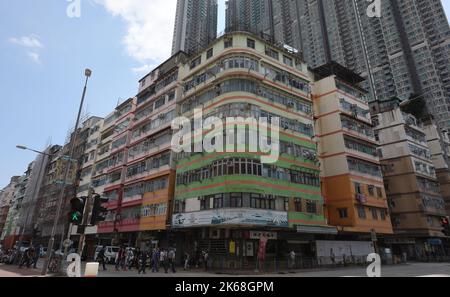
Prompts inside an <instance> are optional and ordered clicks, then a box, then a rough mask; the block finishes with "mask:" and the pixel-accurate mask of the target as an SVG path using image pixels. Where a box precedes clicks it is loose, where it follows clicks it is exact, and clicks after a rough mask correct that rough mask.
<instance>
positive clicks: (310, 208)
mask: <svg viewBox="0 0 450 297" xmlns="http://www.w3.org/2000/svg"><path fill="white" fill-rule="evenodd" d="M306 212H307V213H312V214H316V213H317V203H316V201H312V200H307V201H306Z"/></svg>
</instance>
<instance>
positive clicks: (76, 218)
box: [69, 197, 86, 225]
mask: <svg viewBox="0 0 450 297" xmlns="http://www.w3.org/2000/svg"><path fill="white" fill-rule="evenodd" d="M85 203H86V198H84V197H83V198H78V197H75V198H73V199H72V200H70V212H69V222H70V223H72V224H75V225H79V224H81V223H82V221H83V213H84V205H85Z"/></svg>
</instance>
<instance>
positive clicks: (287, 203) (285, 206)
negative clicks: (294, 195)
mask: <svg viewBox="0 0 450 297" xmlns="http://www.w3.org/2000/svg"><path fill="white" fill-rule="evenodd" d="M283 209H284V211H289V198H284V208H283Z"/></svg>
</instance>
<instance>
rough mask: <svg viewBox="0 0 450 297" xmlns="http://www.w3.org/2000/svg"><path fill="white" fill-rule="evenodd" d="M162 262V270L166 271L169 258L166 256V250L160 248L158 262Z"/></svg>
mask: <svg viewBox="0 0 450 297" xmlns="http://www.w3.org/2000/svg"><path fill="white" fill-rule="evenodd" d="M161 262H162V266H163V267H164V272H165V273H167V272H168V270H169V266H168V264H169V259H168V257H167V251H166V250H162V251H161V255H160V264H161Z"/></svg>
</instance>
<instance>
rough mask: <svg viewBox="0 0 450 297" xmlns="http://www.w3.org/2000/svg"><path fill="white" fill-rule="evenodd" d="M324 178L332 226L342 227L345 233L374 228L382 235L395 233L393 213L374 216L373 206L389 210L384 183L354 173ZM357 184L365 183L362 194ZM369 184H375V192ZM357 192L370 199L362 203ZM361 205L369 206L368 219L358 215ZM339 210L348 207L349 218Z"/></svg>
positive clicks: (362, 184)
mask: <svg viewBox="0 0 450 297" xmlns="http://www.w3.org/2000/svg"><path fill="white" fill-rule="evenodd" d="M322 181H323V195H324V198H325V204H326V205H327V214H328V222H329V224H330V225H333V226H339V227H341V229H340V231H343V232H360V233H367V232H370V231H371V230H372V229H373V230H375V232H376V233H378V234H393V231H392V226H391V222H390V218H389V216H388V215H387V214H386V217H385V219H384V220H383V219H381V218H380V217H378V219H374V218H373V217H372V214H371V211H370V209H371V208H376V209H386V208H387V200H386V192H385V190H384V186H383V182H382V181H380V182H379V183H378V184H377V183H373V182H372V183H368V182H367V180H365V179H364V178H363V179H361V178H358V177H355V176H352V175H350V174H346V175H341V176H334V177H325V178H323V179H322ZM355 183H359V184H360V185H361V187H360V189H361V192H362V194H358V193H357V192H356V189H355V186H354V184H355ZM369 185H372V186H374V187H375V191H374V193H373V194H371V193H370V192H369ZM376 187H378V188H379V189H381V197H380V196H378V193H377V190H376ZM357 195H362V196H364V197H365V199H366V202H365V203H363V204H361V203H360V202H359V201H357V199H356V197H357ZM358 206H361V207H364V208H365V209H366V218H365V219H362V218H360V217H359V215H358V209H357V207H358ZM339 209H347V214H348V217H347V218H341V217H340V215H339Z"/></svg>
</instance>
